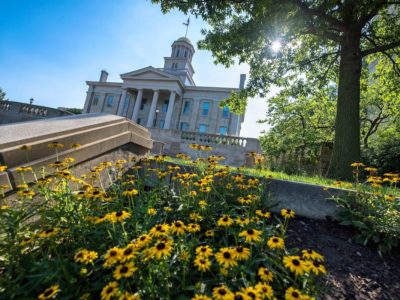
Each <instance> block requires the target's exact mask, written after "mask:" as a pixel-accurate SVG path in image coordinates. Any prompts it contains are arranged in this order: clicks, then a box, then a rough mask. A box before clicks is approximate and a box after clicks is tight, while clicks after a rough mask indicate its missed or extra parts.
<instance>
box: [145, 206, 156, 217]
mask: <svg viewBox="0 0 400 300" xmlns="http://www.w3.org/2000/svg"><path fill="white" fill-rule="evenodd" d="M147 214H148V215H149V216H155V215H156V214H157V209H155V208H153V207H150V208H149V209H147Z"/></svg>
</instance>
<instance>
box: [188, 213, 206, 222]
mask: <svg viewBox="0 0 400 300" xmlns="http://www.w3.org/2000/svg"><path fill="white" fill-rule="evenodd" d="M189 218H190V220H192V221H194V222H198V221H201V220H203V217H202V216H201V215H200V214H198V213H191V214H190V215H189Z"/></svg>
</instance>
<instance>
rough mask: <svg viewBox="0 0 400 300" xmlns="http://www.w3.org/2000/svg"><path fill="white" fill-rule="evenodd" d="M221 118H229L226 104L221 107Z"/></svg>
mask: <svg viewBox="0 0 400 300" xmlns="http://www.w3.org/2000/svg"><path fill="white" fill-rule="evenodd" d="M222 118H224V119H228V118H229V107H228V106H224V108H223V109H222Z"/></svg>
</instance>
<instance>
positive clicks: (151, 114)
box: [147, 90, 160, 128]
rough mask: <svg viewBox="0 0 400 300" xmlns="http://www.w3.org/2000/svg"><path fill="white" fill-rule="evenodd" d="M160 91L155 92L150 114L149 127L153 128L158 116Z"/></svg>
mask: <svg viewBox="0 0 400 300" xmlns="http://www.w3.org/2000/svg"><path fill="white" fill-rule="evenodd" d="M159 93H160V92H159V90H154V94H153V100H151V106H150V112H149V116H148V118H147V127H149V128H151V127H153V124H154V116H155V114H156V108H157V102H158V95H159Z"/></svg>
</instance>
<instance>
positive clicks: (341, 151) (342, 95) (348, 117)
mask: <svg viewBox="0 0 400 300" xmlns="http://www.w3.org/2000/svg"><path fill="white" fill-rule="evenodd" d="M361 63H362V56H361V51H360V34H348V35H347V36H345V43H343V44H342V46H341V52H340V69H339V88H338V100H337V114H336V122H335V141H334V146H333V153H332V159H331V165H330V168H329V175H330V176H331V177H335V178H337V179H351V178H352V168H351V166H350V165H351V163H353V162H356V161H359V160H360V77H361Z"/></svg>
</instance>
